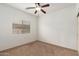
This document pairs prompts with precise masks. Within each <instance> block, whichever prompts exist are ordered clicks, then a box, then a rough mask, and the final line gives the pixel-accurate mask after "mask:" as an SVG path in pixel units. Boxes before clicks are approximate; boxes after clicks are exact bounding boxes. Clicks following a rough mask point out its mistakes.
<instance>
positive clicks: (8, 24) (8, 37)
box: [0, 4, 37, 51]
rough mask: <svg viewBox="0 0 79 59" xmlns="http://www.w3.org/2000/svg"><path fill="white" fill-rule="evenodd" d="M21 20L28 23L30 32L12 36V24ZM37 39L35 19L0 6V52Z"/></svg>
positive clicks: (2, 5) (6, 6)
mask: <svg viewBox="0 0 79 59" xmlns="http://www.w3.org/2000/svg"><path fill="white" fill-rule="evenodd" d="M21 20H27V21H30V25H31V32H30V33H26V34H13V33H12V23H14V22H19V21H21ZM36 39H37V17H35V16H33V15H29V14H27V13H24V12H22V11H20V10H17V9H15V8H12V7H10V6H8V5H6V4H0V51H2V50H5V49H8V48H12V47H15V46H18V45H22V44H26V43H28V42H32V41H35V40H36Z"/></svg>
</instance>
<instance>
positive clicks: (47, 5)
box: [41, 4, 49, 7]
mask: <svg viewBox="0 0 79 59" xmlns="http://www.w3.org/2000/svg"><path fill="white" fill-rule="evenodd" d="M41 7H49V4H46V5H43V6H41Z"/></svg>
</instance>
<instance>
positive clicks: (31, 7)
mask: <svg viewBox="0 0 79 59" xmlns="http://www.w3.org/2000/svg"><path fill="white" fill-rule="evenodd" d="M26 9H35V7H27V8H26Z"/></svg>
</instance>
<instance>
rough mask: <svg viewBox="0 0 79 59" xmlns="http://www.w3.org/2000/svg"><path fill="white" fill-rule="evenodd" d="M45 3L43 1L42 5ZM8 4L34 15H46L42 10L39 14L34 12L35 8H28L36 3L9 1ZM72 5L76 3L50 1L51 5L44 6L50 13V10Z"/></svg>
mask: <svg viewBox="0 0 79 59" xmlns="http://www.w3.org/2000/svg"><path fill="white" fill-rule="evenodd" d="M43 4H46V3H41V5H43ZM8 5H10V6H12V7H15V8H17V9H20V10H22V11H24V12H27V13H30V14H32V15H36V16H37V15H38V14H39V15H44V14H43V13H42V12H40V11H39V12H38V13H37V14H34V11H35V10H34V9H30V10H27V9H26V8H27V7H35V4H34V3H8ZM72 5H75V4H74V3H50V6H49V7H46V8H43V9H44V10H45V11H46V13H50V12H53V11H56V10H59V9H63V8H65V7H68V6H72Z"/></svg>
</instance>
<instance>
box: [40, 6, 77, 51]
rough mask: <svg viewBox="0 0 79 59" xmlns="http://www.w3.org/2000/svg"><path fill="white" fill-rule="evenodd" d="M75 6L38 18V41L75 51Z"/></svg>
mask: <svg viewBox="0 0 79 59" xmlns="http://www.w3.org/2000/svg"><path fill="white" fill-rule="evenodd" d="M75 11H76V10H75V5H74V6H70V7H67V8H64V9H61V10H58V11H54V12H51V13H49V14H46V15H44V16H40V18H39V40H40V41H44V42H47V43H51V44H55V45H59V46H62V47H66V48H70V49H75V50H77V32H76V30H77V29H76V25H77V24H76V20H75V19H76V13H75Z"/></svg>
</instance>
